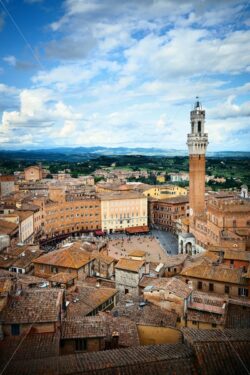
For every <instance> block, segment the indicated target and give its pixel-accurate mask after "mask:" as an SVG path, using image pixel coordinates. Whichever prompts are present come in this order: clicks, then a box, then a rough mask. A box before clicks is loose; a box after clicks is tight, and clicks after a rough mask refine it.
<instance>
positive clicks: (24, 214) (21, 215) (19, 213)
mask: <svg viewBox="0 0 250 375" xmlns="http://www.w3.org/2000/svg"><path fill="white" fill-rule="evenodd" d="M15 214H16V215H17V216H19V220H20V222H22V221H24V220H26V219H27V218H28V217H30V216H33V212H32V211H15Z"/></svg>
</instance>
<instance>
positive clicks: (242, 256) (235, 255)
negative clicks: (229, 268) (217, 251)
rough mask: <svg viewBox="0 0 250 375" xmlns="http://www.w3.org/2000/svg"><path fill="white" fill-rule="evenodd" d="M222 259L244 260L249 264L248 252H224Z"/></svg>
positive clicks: (249, 254)
mask: <svg viewBox="0 0 250 375" xmlns="http://www.w3.org/2000/svg"><path fill="white" fill-rule="evenodd" d="M224 259H234V260H245V261H248V262H250V252H249V251H240V250H224Z"/></svg>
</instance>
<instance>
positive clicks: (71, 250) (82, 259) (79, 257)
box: [34, 246, 94, 269]
mask: <svg viewBox="0 0 250 375" xmlns="http://www.w3.org/2000/svg"><path fill="white" fill-rule="evenodd" d="M93 259H94V257H93V256H92V255H90V254H89V253H87V252H86V251H84V250H81V249H79V248H76V247H75V246H70V247H65V248H62V249H59V250H54V251H52V252H50V253H48V254H45V255H42V256H41V257H39V258H38V259H36V260H35V261H34V263H39V264H49V265H53V266H59V267H67V268H74V269H79V268H81V267H83V266H84V265H85V264H87V263H89V262H90V261H91V260H93Z"/></svg>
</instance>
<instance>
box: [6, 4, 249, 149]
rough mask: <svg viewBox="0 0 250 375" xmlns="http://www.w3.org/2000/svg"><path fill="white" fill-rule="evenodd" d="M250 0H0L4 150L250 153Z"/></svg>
mask: <svg viewBox="0 0 250 375" xmlns="http://www.w3.org/2000/svg"><path fill="white" fill-rule="evenodd" d="M249 73H250V8H249V6H248V1H242V0H241V1H237V0H227V1H224V0H200V1H198V0H197V1H185V0H178V1H176V0H140V1H139V0H123V1H117V0H64V1H59V0H53V1H51V0H50V1H49V0H0V147H1V148H2V149H14V148H16V149H20V148H27V149H31V148H48V147H59V146H96V145H100V146H109V147H119V146H127V147H138V146H140V147H159V148H165V149H169V148H176V149H186V134H187V133H188V132H189V128H190V124H189V112H190V109H191V108H192V105H193V103H194V100H195V97H196V96H199V97H200V99H201V101H202V104H203V107H204V108H205V109H206V130H207V132H208V133H209V142H210V144H209V150H210V151H215V150H249V139H250V121H249V120H250V80H249Z"/></svg>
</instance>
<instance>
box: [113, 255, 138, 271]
mask: <svg viewBox="0 0 250 375" xmlns="http://www.w3.org/2000/svg"><path fill="white" fill-rule="evenodd" d="M144 263H145V261H144V260H134V259H126V258H121V259H120V260H119V262H118V263H117V264H116V266H115V268H117V269H120V270H125V271H130V272H139V270H140V269H141V267H142V266H143V265H144Z"/></svg>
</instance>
